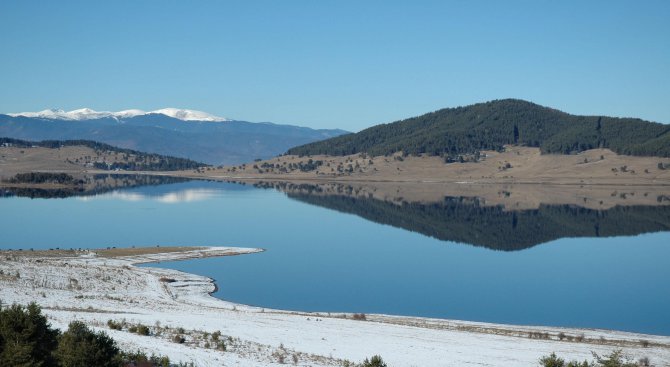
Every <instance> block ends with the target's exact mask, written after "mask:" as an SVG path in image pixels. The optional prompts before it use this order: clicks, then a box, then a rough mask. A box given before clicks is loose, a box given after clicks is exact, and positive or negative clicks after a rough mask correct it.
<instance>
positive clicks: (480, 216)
mask: <svg viewBox="0 0 670 367" xmlns="http://www.w3.org/2000/svg"><path fill="white" fill-rule="evenodd" d="M259 186H264V187H268V186H271V187H276V188H279V189H280V190H282V191H285V192H286V194H287V195H288V197H290V198H292V199H295V200H299V201H301V202H305V203H308V204H312V205H318V206H321V207H325V208H329V209H334V210H337V211H340V212H344V213H350V214H355V215H358V216H360V217H362V218H365V219H367V220H371V221H374V222H377V223H381V224H388V225H391V226H394V227H398V228H403V229H406V230H410V231H413V232H418V233H422V234H424V235H427V236H431V237H434V238H437V239H440V240H444V241H454V242H461V243H466V244H471V245H474V246H482V247H486V248H490V249H495V250H503V251H516V250H522V249H526V248H530V247H533V246H535V245H538V244H541V243H545V242H549V241H552V240H555V239H559V238H565V237H612V236H632V235H638V234H642V233H649V232H659V231H668V230H670V206H668V205H630V206H621V205H617V206H613V207H610V208H608V209H591V208H585V207H580V206H577V205H574V204H563V205H561V204H541V205H539V207H538V208H535V209H523V210H508V209H506V208H505V207H504V206H503V205H484V204H483V201H481V200H480V199H478V198H476V197H450V196H447V197H444V198H443V200H441V201H439V202H407V201H404V200H380V199H377V198H374V197H372V195H369V196H359V195H355V191H352V190H348V189H344V190H340V193H339V194H332V193H328V194H324V190H323V189H322V188H320V187H319V186H316V185H304V184H303V185H295V186H292V185H286V184H281V185H272V184H260V185H259ZM335 191H337V190H335Z"/></svg>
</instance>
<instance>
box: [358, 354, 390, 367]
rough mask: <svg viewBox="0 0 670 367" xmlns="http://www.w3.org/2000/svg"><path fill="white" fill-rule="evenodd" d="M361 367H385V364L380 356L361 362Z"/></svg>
mask: <svg viewBox="0 0 670 367" xmlns="http://www.w3.org/2000/svg"><path fill="white" fill-rule="evenodd" d="M361 366H362V367H387V365H386V362H384V360H383V359H382V357H380V356H377V355H375V356H372V358H370V359H367V358H365V360H364V361H363V364H362V365H361Z"/></svg>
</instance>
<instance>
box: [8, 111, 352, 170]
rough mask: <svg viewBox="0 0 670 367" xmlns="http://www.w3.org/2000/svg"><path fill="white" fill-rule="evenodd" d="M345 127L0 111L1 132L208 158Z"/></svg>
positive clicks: (257, 152) (262, 152) (284, 144)
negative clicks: (87, 141) (324, 127)
mask: <svg viewBox="0 0 670 367" xmlns="http://www.w3.org/2000/svg"><path fill="white" fill-rule="evenodd" d="M344 133H346V131H344V130H337V129H333V130H315V129H310V128H306V127H299V126H291V125H279V124H273V123H268V122H263V123H253V122H246V121H237V120H229V119H226V118H223V117H218V116H214V115H211V114H208V113H205V112H201V111H194V110H185V109H176V108H165V109H161V110H156V111H150V112H145V111H142V110H125V111H119V112H108V111H94V110H92V109H88V108H82V109H78V110H73V111H68V112H66V111H62V110H44V111H40V112H21V113H10V114H0V137H8V138H16V139H26V140H82V139H83V140H94V141H98V142H102V143H107V144H111V145H114V146H118V147H121V148H127V149H134V150H140V151H143V152H148V153H156V154H162V155H170V156H176V157H184V158H189V159H193V160H196V161H199V162H204V163H208V164H214V165H220V164H238V163H243V162H249V161H252V160H254V159H256V158H262V159H267V158H271V157H274V156H276V155H279V154H282V153H284V152H286V150H287V149H289V148H291V147H294V146H297V145H302V144H306V143H310V142H314V141H317V140H322V139H328V138H331V137H335V136H339V135H342V134H344Z"/></svg>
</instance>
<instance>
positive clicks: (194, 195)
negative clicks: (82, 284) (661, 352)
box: [0, 181, 670, 335]
mask: <svg viewBox="0 0 670 367" xmlns="http://www.w3.org/2000/svg"><path fill="white" fill-rule="evenodd" d="M305 200H308V199H304V198H302V199H301V198H291V197H288V196H287V195H286V194H284V193H282V192H279V191H275V190H272V189H257V188H253V187H250V186H242V185H237V184H228V183H215V182H201V181H191V182H185V183H175V184H168V185H160V186H146V187H139V188H130V189H124V190H118V191H114V192H111V193H107V194H101V195H97V196H86V197H70V198H66V199H29V198H23V197H8V198H2V199H0V248H2V249H9V248H11V249H18V248H22V249H29V248H35V249H44V248H55V247H60V248H79V247H81V248H101V247H108V246H117V247H130V246H138V247H139V246H155V245H157V244H160V245H161V246H170V245H192V246H202V245H223V246H242V247H261V248H264V249H266V250H267V251H266V252H263V253H258V254H252V255H244V256H234V257H225V258H210V259H200V260H190V261H182V262H171V263H163V264H159V265H151V266H162V267H170V268H174V269H178V270H182V271H187V272H191V273H196V274H201V275H206V276H209V277H212V278H215V279H216V280H217V284H218V286H219V291H218V292H217V293H216V294H215V296H217V297H221V298H224V299H226V300H230V301H234V302H239V303H244V304H250V305H256V306H260V307H267V308H279V309H288V310H303V311H331V312H364V313H385V314H397V315H416V316H426V317H440V318H450V319H462V320H472V321H486V322H497V323H512V324H527V325H555V326H571V327H596V328H606V329H617V330H628V331H637V332H644V333H652V334H662V335H670V317H668V310H670V285H669V283H668V280H670V261H669V260H668V259H669V258H670V257H669V255H670V232H668V231H667V223H665V221H666V220H667V218H668V211H670V207H656V208H653V209H652V211H649V210H647V209H646V208H636V209H634V210H630V211H629V210H626V211H623V212H622V211H609V212H605V213H602V212H591V211H584V210H582V209H579V210H574V209H573V208H568V207H566V208H563V207H557V208H547V209H543V211H534V212H531V213H525V214H524V213H518V214H516V213H514V214H510V213H509V212H502V211H500V212H498V211H493V212H492V211H490V210H489V209H486V210H485V211H484V212H483V213H485V215H486V220H485V221H484V222H483V224H476V223H473V219H470V218H468V219H467V221H465V222H464V223H465V224H464V225H462V226H456V225H457V224H459V223H456V224H454V222H458V221H457V220H455V219H454V218H462V217H463V216H464V215H466V214H463V213H465V212H466V211H467V213H469V214H468V215H472V213H479V212H478V211H475V212H473V211H472V207H471V206H470V204H467V203H466V204H462V203H460V204H453V203H451V202H448V203H446V204H445V203H441V204H439V205H438V206H431V207H424V206H421V207H409V206H407V207H398V206H397V205H396V206H393V207H389V206H385V204H383V203H378V202H358V201H355V202H352V201H347V200H344V201H341V200H340V201H336V202H328V203H327V205H314V203H312V204H310V203H308V202H307V201H305ZM338 200H339V199H338ZM454 205H456V206H455V207H456V209H453V208H454ZM359 207H360V208H363V207H365V208H366V209H365V212H362V211H361V213H358V215H357V214H356V212H355V210H358V209H353V212H352V211H349V212H348V213H347V210H345V208H359ZM329 208H331V209H329ZM332 208H336V209H338V210H339V211H338V210H334V209H332ZM475 208H476V206H475ZM477 210H479V209H477ZM404 212H406V213H408V214H407V216H406V217H403V215H404V214H403V213H404ZM436 213H437V214H436ZM436 215H437V216H439V218H437V219H435V218H436V217H435V216H436ZM571 216H575V217H576V219H575V221H574V223H573V222H571V221H570V218H571ZM419 217H421V219H420V220H418V219H417V218H419ZM365 218H367V219H365ZM444 218H452V219H450V220H449V221H448V222H447V220H446V219H444ZM594 218H595V219H594ZM621 218H623V219H621ZM627 218H637V219H636V221H634V220H632V219H631V220H627ZM508 220H509V223H510V225H509V226H508V225H507V224H506V223H508ZM589 220H594V221H595V224H594V225H593V226H591V225H590V224H589V225H588V226H581V223H584V222H586V221H589ZM622 221H623V222H635V223H634V225H632V227H631V229H630V230H629V229H628V226H629V225H630V223H624V224H621V223H622ZM531 222H532V223H531ZM647 222H650V223H647ZM384 223H390V224H394V225H389V224H384ZM469 223H472V224H469ZM500 223H502V224H500ZM533 223H541V224H542V225H541V226H540V227H537V226H536V227H532V226H530V227H524V225H531V224H533ZM566 223H567V224H566ZM442 226H443V227H444V228H447V229H448V230H442V229H444V228H441V227H442ZM450 226H453V228H452V227H450ZM495 226H498V227H500V226H503V227H504V228H502V229H501V228H497V227H495ZM570 226H574V229H569V230H566V229H565V228H572V227H570ZM400 227H402V228H400ZM494 227H495V228H494ZM582 227H583V228H582ZM591 227H594V229H591ZM623 227H626V228H625V230H623V229H622V228H623ZM403 228H407V229H403ZM659 228H660V229H663V228H666V229H665V230H659ZM408 229H412V230H408ZM488 230H490V231H491V233H495V236H487V234H486V233H480V232H485V231H488ZM543 230H545V231H544V232H551V233H544V232H543ZM591 230H593V231H594V232H593V233H595V234H596V235H600V236H603V235H608V233H615V234H616V233H620V232H621V231H623V232H621V233H625V234H628V235H625V236H623V235H621V236H615V237H600V238H596V237H595V235H593V236H591V235H589V233H590V232H589V231H591ZM478 231H480V232H478ZM570 231H573V232H574V233H573V232H570ZM608 231H609V232H608ZM456 232H458V233H456ZM638 232H639V233H642V234H636V233H638ZM427 234H429V235H431V236H433V237H431V236H428V235H427ZM531 234H532V235H533V236H531ZM535 234H537V238H538V239H539V240H537V241H534V238H535V236H534V235H535ZM571 234H572V235H571ZM515 236H518V238H516V237H515ZM529 236H530V237H529ZM566 236H567V237H566ZM436 237H437V238H436ZM452 237H453V238H454V239H457V240H458V241H460V242H454V241H452V240H448V239H449V238H452ZM438 238H441V239H438ZM547 239H549V240H548V241H547ZM467 241H470V242H471V243H473V244H475V245H477V246H473V245H470V244H467V243H462V242H467ZM507 242H509V243H510V244H511V245H512V247H514V249H515V250H516V251H499V250H494V249H492V248H498V249H500V248H503V249H506V250H510V248H507V247H506V244H507ZM536 242H538V243H536ZM515 246H516V247H515Z"/></svg>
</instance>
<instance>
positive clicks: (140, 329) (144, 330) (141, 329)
mask: <svg viewBox="0 0 670 367" xmlns="http://www.w3.org/2000/svg"><path fill="white" fill-rule="evenodd" d="M137 334H139V335H144V336H148V335H149V334H150V331H149V327H148V326H145V325H142V324H139V325H137Z"/></svg>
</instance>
